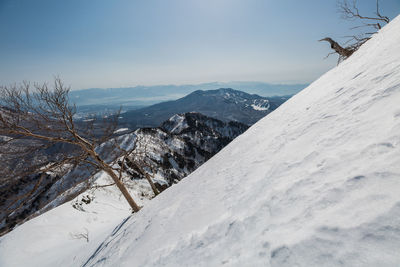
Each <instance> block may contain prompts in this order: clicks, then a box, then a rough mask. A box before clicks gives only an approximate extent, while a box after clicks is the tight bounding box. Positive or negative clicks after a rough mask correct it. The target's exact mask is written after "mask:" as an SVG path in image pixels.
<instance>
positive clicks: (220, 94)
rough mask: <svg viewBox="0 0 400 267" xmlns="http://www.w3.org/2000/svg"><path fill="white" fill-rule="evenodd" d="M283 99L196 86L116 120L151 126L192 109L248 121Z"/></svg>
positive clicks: (281, 97) (228, 119)
mask: <svg viewBox="0 0 400 267" xmlns="http://www.w3.org/2000/svg"><path fill="white" fill-rule="evenodd" d="M287 99H289V96H279V97H262V96H259V95H255V94H248V93H245V92H242V91H238V90H234V89H230V88H221V89H217V90H206V91H203V90H197V91H195V92H193V93H191V94H189V95H187V96H185V97H182V98H180V99H178V100H174V101H168V102H163V103H159V104H155V105H152V106H149V107H145V108H142V109H137V110H132V111H128V112H125V113H122V114H121V117H122V118H121V120H120V122H121V124H122V125H123V127H128V128H130V129H136V128H139V127H155V126H158V125H160V124H161V123H162V122H163V121H165V120H167V119H168V118H170V117H171V116H173V115H174V114H180V113H186V112H193V111H194V112H199V113H201V114H204V115H206V116H209V117H213V118H216V119H219V120H222V121H238V122H241V123H244V124H247V125H252V124H254V123H255V122H257V121H258V120H259V119H261V118H263V117H264V116H265V115H267V114H269V113H270V112H271V111H273V110H274V109H276V108H277V107H278V106H279V105H281V104H282V103H284V102H285V101H286V100H287Z"/></svg>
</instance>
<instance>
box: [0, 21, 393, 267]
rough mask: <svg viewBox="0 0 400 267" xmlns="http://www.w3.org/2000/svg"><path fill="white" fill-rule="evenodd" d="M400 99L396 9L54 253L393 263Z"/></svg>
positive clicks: (99, 257) (250, 262) (136, 259)
mask: <svg viewBox="0 0 400 267" xmlns="http://www.w3.org/2000/svg"><path fill="white" fill-rule="evenodd" d="M399 100H400V17H397V18H396V19H395V20H394V21H393V22H391V23H390V24H389V25H387V26H386V27H384V28H383V29H382V30H381V31H380V32H379V33H378V34H376V35H375V36H374V37H373V38H372V39H371V40H370V41H368V42H367V43H366V44H365V45H363V46H362V47H361V48H360V50H359V51H357V52H356V53H355V54H354V55H353V56H351V58H349V59H348V60H346V61H345V62H343V63H342V64H340V65H339V66H338V67H336V68H335V69H333V70H331V71H329V72H328V73H326V74H325V75H323V76H322V77H321V78H320V79H318V80H317V81H316V82H314V83H313V84H312V85H310V86H309V87H308V88H306V89H304V90H303V91H302V92H300V93H299V94H297V95H296V96H295V97H293V98H291V99H290V100H289V101H288V102H286V103H285V104H283V105H282V106H281V107H280V108H278V109H277V110H275V111H274V112H273V113H271V114H270V115H269V116H268V117H266V118H264V119H262V120H261V121H259V122H258V123H256V124H255V125H254V126H253V127H251V128H250V129H249V130H248V131H247V132H245V133H244V134H242V135H241V136H239V137H238V138H236V139H235V140H234V141H233V142H232V143H230V145H228V146H227V147H225V148H224V149H223V150H222V151H221V152H220V153H218V154H217V155H216V156H214V157H213V158H212V159H210V160H209V161H208V162H207V163H205V164H204V165H202V166H201V167H200V168H199V169H197V170H196V171H195V172H193V173H192V174H191V175H189V176H188V177H187V178H185V179H184V180H183V181H182V182H180V183H179V184H177V185H175V186H173V187H171V188H169V189H167V190H166V191H165V192H163V193H162V194H161V195H160V196H158V197H157V198H155V199H154V200H152V201H150V202H149V203H148V204H146V206H145V207H144V208H143V209H142V210H141V211H140V212H139V213H137V214H134V215H133V216H131V217H130V218H129V219H127V220H124V221H123V222H122V223H120V224H119V225H118V226H117V227H115V229H114V230H113V231H112V233H110V234H109V236H108V237H107V238H106V239H105V240H104V241H103V242H101V243H99V244H98V246H96V247H94V248H93V249H92V250H91V251H84V252H81V253H83V254H85V255H79V256H77V255H76V254H74V255H72V254H65V255H67V256H68V255H69V256H70V258H71V259H72V258H74V257H78V258H79V259H82V260H81V262H80V263H79V264H80V265H83V266H220V265H225V266H398V265H399V263H400V249H399V248H400V193H399V192H400V104H399V103H400V102H399ZM53 212H55V211H53ZM39 218H40V217H39ZM39 218H37V219H39ZM32 221H35V220H32ZM29 223H31V224H32V222H28V223H27V224H25V225H23V226H22V227H24V226H25V227H26V229H29ZM26 225H28V226H26ZM16 230H18V229H16ZM31 230H32V229H31ZM12 234H13V232H11V233H10V234H8V235H6V236H5V237H4V238H3V240H1V243H0V258H2V257H3V259H4V258H5V257H6V256H7V255H6V254H5V253H3V254H2V253H1V245H3V248H4V247H6V246H7V242H11V241H10V240H11V239H12V238H13V235H12ZM21 246H23V245H22V244H21ZM3 251H5V250H4V249H3ZM48 253H58V254H62V253H63V251H62V248H60V249H58V248H54V251H51V250H50V251H49V252H48ZM65 253H68V251H67V252H65ZM69 253H71V252H70V251H69ZM65 255H64V258H65ZM37 257H41V256H40V255H37ZM0 265H1V260H0ZM53 266H54V265H53Z"/></svg>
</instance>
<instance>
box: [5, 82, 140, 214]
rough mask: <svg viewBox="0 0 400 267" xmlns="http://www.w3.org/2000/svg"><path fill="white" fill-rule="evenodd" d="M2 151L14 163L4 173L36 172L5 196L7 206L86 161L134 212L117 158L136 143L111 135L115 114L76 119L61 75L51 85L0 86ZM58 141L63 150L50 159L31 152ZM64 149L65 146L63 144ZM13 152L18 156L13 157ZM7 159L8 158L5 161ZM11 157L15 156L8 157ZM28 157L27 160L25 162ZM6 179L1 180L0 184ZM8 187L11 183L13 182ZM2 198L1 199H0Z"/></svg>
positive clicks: (11, 175) (23, 176)
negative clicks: (25, 185) (29, 182)
mask: <svg viewBox="0 0 400 267" xmlns="http://www.w3.org/2000/svg"><path fill="white" fill-rule="evenodd" d="M0 91H1V98H0V137H1V139H0V157H2V159H7V160H8V161H9V163H10V162H12V163H13V164H11V165H9V166H11V167H7V165H4V166H2V167H3V168H2V170H0V172H1V175H3V177H5V178H3V179H7V178H8V179H15V178H16V177H19V178H21V179H26V177H32V176H35V181H36V182H35V184H34V186H33V187H31V188H30V190H27V192H24V194H22V195H19V196H18V197H17V198H16V199H14V200H12V201H10V200H8V203H9V204H8V205H7V208H10V212H9V213H12V212H15V210H16V209H18V208H20V207H21V206H22V205H23V203H24V201H26V200H27V199H28V198H29V197H30V196H31V195H32V194H33V193H34V192H35V190H36V189H37V188H38V187H39V186H40V185H41V184H42V183H43V181H44V180H45V178H46V177H47V178H48V177H52V176H57V175H58V176H63V175H65V174H66V173H68V172H70V171H71V169H74V168H76V167H79V166H80V167H84V168H86V169H88V170H90V173H91V174H93V173H96V172H98V171H104V172H105V173H107V174H108V175H109V176H110V177H111V178H112V180H113V182H114V183H115V185H116V186H117V187H118V189H119V190H120V191H121V193H122V195H123V196H124V197H125V199H126V200H127V201H128V203H129V205H130V207H131V208H132V210H133V212H137V211H139V210H140V207H139V206H138V205H137V204H136V202H135V201H134V200H133V198H132V196H131V195H130V194H129V192H128V190H127V188H126V187H125V185H124V184H123V182H122V176H123V172H122V170H121V168H119V167H118V164H116V163H117V161H125V160H126V158H127V157H128V155H129V153H131V152H132V149H133V148H134V142H132V140H121V139H118V138H115V137H114V136H113V134H114V132H115V129H116V127H117V120H118V114H117V115H115V116H109V117H108V118H106V119H104V120H102V121H101V123H99V119H98V118H93V119H91V120H87V121H86V122H85V123H77V122H76V121H75V118H74V116H75V114H76V108H75V106H73V105H70V103H69V98H68V94H69V91H70V88H69V87H66V86H64V84H63V83H62V81H61V80H60V79H59V78H56V79H55V82H54V85H53V86H52V88H50V87H49V86H48V85H47V84H34V85H33V87H32V86H31V85H30V84H29V83H26V82H25V83H23V84H22V85H21V86H17V85H13V86H3V87H0ZM54 146H59V147H58V148H61V151H59V153H56V156H54V157H53V158H52V159H50V160H49V159H47V158H44V159H43V158H40V156H39V158H36V159H32V160H31V161H29V160H25V161H24V164H23V166H21V165H22V164H19V161H20V160H21V159H23V158H25V159H26V158H29V157H34V155H36V154H38V153H35V152H37V151H39V150H46V149H50V148H53V147H54ZM63 149H64V150H63ZM16 158H17V160H15V159H16ZM7 160H6V161H7ZM12 160H14V161H12ZM27 162H30V164H25V163H27ZM4 184H5V181H4V180H3V181H0V188H1V186H3V185H4ZM11 189H12V188H11ZM1 201H5V200H4V199H1Z"/></svg>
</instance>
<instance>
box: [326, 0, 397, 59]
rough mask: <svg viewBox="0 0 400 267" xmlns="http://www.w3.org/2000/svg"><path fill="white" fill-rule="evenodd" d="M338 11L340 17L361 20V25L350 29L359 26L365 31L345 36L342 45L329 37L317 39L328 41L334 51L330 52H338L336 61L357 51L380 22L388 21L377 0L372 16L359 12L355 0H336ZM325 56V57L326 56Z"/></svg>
mask: <svg viewBox="0 0 400 267" xmlns="http://www.w3.org/2000/svg"><path fill="white" fill-rule="evenodd" d="M337 5H338V12H339V13H340V14H341V17H342V18H343V19H346V20H352V21H353V20H357V21H360V22H361V25H357V26H354V27H352V28H351V30H356V29H359V28H364V29H365V31H364V32H362V33H358V34H354V35H351V36H345V38H347V41H345V43H344V45H343V46H342V45H340V44H339V43H338V42H336V41H334V40H333V39H332V38H330V37H326V38H323V39H321V40H319V41H326V42H328V43H330V45H331V48H332V49H333V50H334V52H332V53H329V54H328V56H330V55H331V54H338V55H339V59H338V63H339V62H341V61H343V60H345V59H347V58H348V57H350V56H351V55H352V54H353V53H354V52H355V51H357V50H358V49H359V48H360V47H361V46H362V45H363V44H364V43H365V42H367V41H368V40H369V39H371V37H372V35H373V34H375V33H376V32H377V31H378V30H380V29H381V28H382V25H381V24H382V23H384V24H387V23H389V21H390V20H389V18H388V17H386V16H383V15H382V14H381V12H380V8H379V0H376V5H375V7H376V10H375V12H374V13H373V15H372V16H365V15H364V14H363V15H361V14H360V10H359V8H358V7H357V0H352V1H351V2H349V1H348V0H340V1H338V4H337ZM328 56H327V57H328Z"/></svg>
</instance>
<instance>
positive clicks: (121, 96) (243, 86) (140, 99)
mask: <svg viewBox="0 0 400 267" xmlns="http://www.w3.org/2000/svg"><path fill="white" fill-rule="evenodd" d="M307 85H308V84H269V83H263V82H228V83H221V82H214V83H203V84H197V85H157V86H136V87H126V88H108V89H100V88H91V89H84V90H74V91H71V92H70V100H71V102H73V103H75V104H76V105H77V106H78V110H83V111H90V110H96V109H97V110H98V109H99V108H108V109H110V108H113V109H116V108H119V107H120V106H121V105H122V106H123V108H124V110H128V109H133V108H138V107H143V106H148V105H152V104H155V103H159V102H162V101H168V100H175V99H178V98H180V97H183V96H185V95H187V94H190V93H191V92H193V91H196V90H212V89H216V88H235V89H237V90H240V91H244V92H247V93H250V94H258V95H260V96H269V97H270V96H284V95H294V94H296V93H297V92H299V91H300V90H302V89H303V88H305V87H307Z"/></svg>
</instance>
